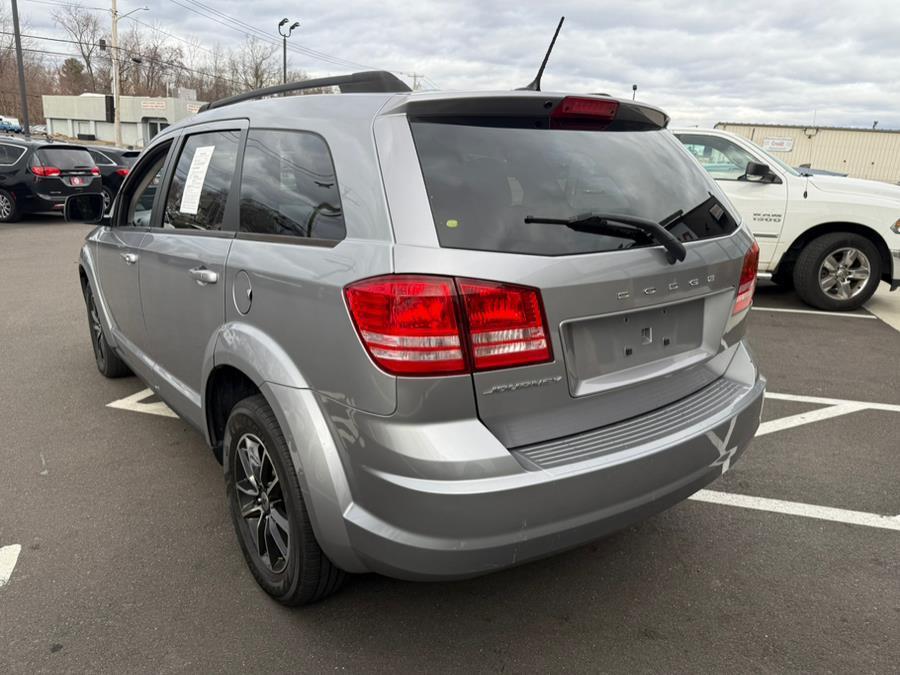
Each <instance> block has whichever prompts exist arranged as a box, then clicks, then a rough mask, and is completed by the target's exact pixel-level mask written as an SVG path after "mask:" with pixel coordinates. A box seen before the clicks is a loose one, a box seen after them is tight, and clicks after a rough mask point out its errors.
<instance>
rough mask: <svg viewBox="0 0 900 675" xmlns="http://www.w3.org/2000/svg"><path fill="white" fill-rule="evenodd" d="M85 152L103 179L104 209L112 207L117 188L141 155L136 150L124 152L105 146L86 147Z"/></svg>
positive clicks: (121, 149)
mask: <svg viewBox="0 0 900 675" xmlns="http://www.w3.org/2000/svg"><path fill="white" fill-rule="evenodd" d="M85 147H86V148H87V151H88V152H89V153H91V157H93V158H94V163H95V164H96V165H97V168H99V169H100V175H101V176H102V178H103V200H104V201H105V202H106V208H107V210H109V207H110V206H112V202H113V199H115V197H116V195H117V194H118V193H119V186H121V185H122V181H123V180H125V176H127V175H128V170H129V169H130V168H131V165H132V164H134V160H136V159H137V158H138V155H140V154H141V153H140V152H139V151H137V150H125V149H123V148H113V147H109V146H105V145H86V146H85Z"/></svg>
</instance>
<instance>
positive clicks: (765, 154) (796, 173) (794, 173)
mask: <svg viewBox="0 0 900 675" xmlns="http://www.w3.org/2000/svg"><path fill="white" fill-rule="evenodd" d="M747 142H748V143H749V144H750V145H752V146H753V149H754V150H756V151H757V152H758V153H759V154H761V155H762V156H763V157H765V158H766V159H769V160H771V161H772V164H777V165H778V166H780V167H781V168H782V169H784V170H785V171H787V172H788V173H789V174H791V175H792V176H801V175H803V174H801V173H800V172H799V171H797V169H795V168H794V167H792V166H790V165H788V164H785V163H784V162H782V161H781V160H780V159H778V158H777V157H776V156H775V155H773V154H771V153H768V152H766V151H765V150H763V149H762V148H761V147H759V146H758V145H757V144H756V143H754V142H753V141H747Z"/></svg>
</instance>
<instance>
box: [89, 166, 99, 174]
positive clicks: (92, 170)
mask: <svg viewBox="0 0 900 675" xmlns="http://www.w3.org/2000/svg"><path fill="white" fill-rule="evenodd" d="M91 174H93V175H94V176H99V175H100V169H98V168H97V167H96V166H92V167H91Z"/></svg>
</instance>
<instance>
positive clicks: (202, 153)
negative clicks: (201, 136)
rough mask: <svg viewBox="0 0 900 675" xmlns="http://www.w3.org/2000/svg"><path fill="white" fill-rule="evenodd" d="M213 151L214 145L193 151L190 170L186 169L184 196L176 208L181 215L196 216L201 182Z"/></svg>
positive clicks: (201, 188)
mask: <svg viewBox="0 0 900 675" xmlns="http://www.w3.org/2000/svg"><path fill="white" fill-rule="evenodd" d="M215 149H216V146H214V145H204V146H203V147H200V148H197V150H196V151H194V159H192V160H191V168H190V169H188V175H187V181H186V182H185V184H184V194H183V195H181V206H180V207H178V210H179V211H181V212H182V213H189V214H191V215H194V216H195V215H197V209H198V208H200V193H201V192H202V191H203V181H204V180H206V171H207V169H209V162H210V160H211V159H212V156H213V152H214V151H215Z"/></svg>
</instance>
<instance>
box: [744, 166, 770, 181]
mask: <svg viewBox="0 0 900 675" xmlns="http://www.w3.org/2000/svg"><path fill="white" fill-rule="evenodd" d="M744 176H745V178H746V179H747V180H752V179H759V180H760V181H765V180H767V179H768V178H770V177H771V176H772V170H771V169H770V168H769V165H768V164H761V163H759V162H747V168H746V169H745V171H744Z"/></svg>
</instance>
